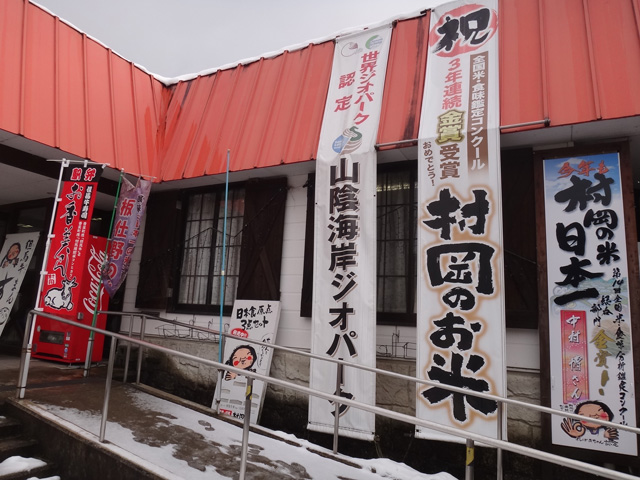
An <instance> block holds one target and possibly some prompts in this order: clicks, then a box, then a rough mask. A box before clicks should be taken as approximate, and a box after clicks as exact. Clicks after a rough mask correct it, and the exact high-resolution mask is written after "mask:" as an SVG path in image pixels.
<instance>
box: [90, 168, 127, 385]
mask: <svg viewBox="0 0 640 480" xmlns="http://www.w3.org/2000/svg"><path fill="white" fill-rule="evenodd" d="M122 177H124V170H120V177H119V178H118V188H117V190H116V199H115V201H114V203H113V210H112V212H111V222H110V223H109V238H107V246H106V249H105V252H104V260H103V262H102V266H101V268H100V272H103V271H104V268H105V266H106V265H107V261H108V259H109V247H110V245H111V234H112V233H113V232H112V230H113V220H114V219H115V217H116V211H117V210H118V197H120V187H121V186H122ZM101 294H102V275H100V280H99V281H98V292H97V293H96V304H95V306H94V307H93V318H92V319H91V326H92V327H94V328H95V326H96V323H97V320H98V309H99V307H100V295H101ZM93 337H94V333H93V330H92V331H91V333H90V334H89V342H88V343H87V358H86V359H85V361H84V372H83V376H84V377H86V376H87V375H88V374H89V368H90V367H91V355H92V353H93ZM111 341H113V339H112V340H111Z"/></svg>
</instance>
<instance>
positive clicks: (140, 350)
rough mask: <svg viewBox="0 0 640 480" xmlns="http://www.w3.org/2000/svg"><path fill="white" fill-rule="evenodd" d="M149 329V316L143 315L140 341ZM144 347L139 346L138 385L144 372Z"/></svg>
mask: <svg viewBox="0 0 640 480" xmlns="http://www.w3.org/2000/svg"><path fill="white" fill-rule="evenodd" d="M146 328H147V316H146V315H144V314H143V315H142V321H141V322H140V340H144V331H145V330H146ZM143 348H144V347H143V346H142V345H140V346H138V367H137V370H136V385H139V384H140V370H142V349H143Z"/></svg>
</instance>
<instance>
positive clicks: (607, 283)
mask: <svg viewBox="0 0 640 480" xmlns="http://www.w3.org/2000/svg"><path fill="white" fill-rule="evenodd" d="M543 170H544V210H545V218H546V246H547V279H548V292H547V295H548V298H549V355H550V358H549V368H550V374H551V377H550V378H551V406H552V407H553V408H555V409H559V410H562V411H565V412H570V413H577V414H580V415H586V416H588V417H593V418H597V419H601V420H609V421H613V422H617V423H621V424H624V425H636V409H635V399H634V395H633V386H634V370H633V350H632V341H631V312H630V301H629V272H628V265H627V250H626V232H625V216H624V208H623V200H622V186H621V174H620V159H619V156H618V154H617V153H607V154H601V155H587V156H582V157H579V158H557V159H551V160H544V162H543ZM551 422H552V423H551V425H552V426H551V437H552V442H553V444H555V445H564V446H570V447H577V448H583V449H588V450H597V451H603V452H608V453H620V454H626V455H633V456H636V455H637V453H638V452H637V442H636V437H635V435H634V434H632V433H629V432H624V431H618V429H616V428H605V427H602V426H600V425H598V424H595V423H589V422H580V421H577V420H572V419H569V418H562V417H560V416H553V417H552V420H551Z"/></svg>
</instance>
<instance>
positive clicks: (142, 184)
mask: <svg viewBox="0 0 640 480" xmlns="http://www.w3.org/2000/svg"><path fill="white" fill-rule="evenodd" d="M150 191H151V182H150V181H148V180H144V179H142V178H140V179H138V183H137V185H136V186H135V187H134V186H133V184H131V182H129V181H128V180H127V179H126V178H124V177H123V178H122V187H121V191H120V198H119V199H118V206H117V211H116V218H115V221H114V223H113V232H112V235H111V237H112V238H111V244H110V247H109V263H108V264H107V268H106V269H105V272H104V275H103V282H104V289H105V290H106V291H107V293H108V294H109V296H110V297H113V295H114V294H115V293H116V292H117V291H118V288H120V285H122V282H124V279H125V278H126V276H127V272H128V271H129V265H130V264H131V257H132V255H133V251H134V249H135V248H136V241H137V240H138V234H139V233H140V223H141V221H142V217H143V216H144V211H145V208H146V205H147V200H148V198H149V192H150Z"/></svg>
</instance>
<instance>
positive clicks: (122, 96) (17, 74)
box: [0, 0, 640, 181]
mask: <svg viewBox="0 0 640 480" xmlns="http://www.w3.org/2000/svg"><path fill="white" fill-rule="evenodd" d="M0 15H1V20H0V21H1V22H2V23H1V25H2V27H1V28H0V105H2V108H0V129H2V130H6V131H8V132H11V133H14V134H17V135H22V136H24V137H26V138H29V139H31V140H34V141H37V142H40V143H43V144H46V145H49V146H52V147H56V148H59V149H61V150H63V151H66V152H69V153H70V154H74V155H77V156H80V157H84V158H89V159H91V160H94V161H97V162H101V163H107V164H109V165H111V166H113V167H114V168H118V169H120V168H122V169H124V170H125V171H127V172H130V173H133V174H138V173H143V174H146V175H153V176H156V177H158V178H157V181H160V180H176V179H181V178H192V177H198V176H201V175H211V174H216V173H221V172H223V171H224V168H225V167H224V166H225V159H226V151H227V149H231V151H232V170H234V171H238V170H248V169H252V168H260V167H267V166H275V165H281V164H293V163H298V162H303V161H307V160H311V159H314V158H315V156H316V152H317V144H318V137H319V134H320V125H321V122H322V112H323V110H324V102H325V98H326V91H327V86H328V82H329V75H330V70H331V62H332V55H333V42H332V41H327V42H324V43H321V44H318V45H309V46H307V47H305V48H302V49H300V50H296V51H293V52H284V53H282V54H280V55H278V56H276V57H273V58H268V59H261V60H259V61H256V62H253V63H249V64H247V65H239V66H237V67H235V68H232V69H228V70H222V71H218V72H216V73H213V74H210V75H202V76H200V77H197V78H196V79H194V80H190V81H185V82H180V83H178V84H176V85H172V86H171V87H166V86H164V85H163V84H162V83H160V82H159V81H158V80H156V79H155V78H154V77H152V76H151V75H149V74H147V73H146V72H144V71H143V70H141V69H140V68H138V67H136V66H135V65H133V64H132V63H130V62H128V61H126V60H124V59H122V58H121V57H119V56H118V55H116V54H114V53H113V52H112V51H111V50H109V49H108V48H107V47H105V46H103V45H101V44H99V43H97V42H96V41H94V40H92V39H91V38H88V37H87V36H86V35H85V34H83V33H81V32H78V31H77V30H75V29H74V28H72V27H71V26H69V25H67V24H65V23H64V22H62V21H60V20H59V19H58V18H57V17H55V16H53V15H51V14H49V13H48V12H46V11H44V10H42V9H41V8H39V7H37V6H35V5H33V4H31V3H29V1H28V0H4V1H3V2H1V3H0ZM500 15H501V22H500V27H501V29H500V57H501V66H500V82H501V84H500V98H501V125H503V126H505V125H514V124H521V123H525V122H532V121H539V120H543V119H545V118H548V119H549V122H550V125H551V126H556V125H567V124H572V123H582V122H590V121H594V120H598V119H611V118H620V117H627V116H634V115H640V89H639V88H638V87H637V86H638V85H640V0H608V1H604V0H563V1H562V2H557V1H554V0H517V1H512V0H500ZM428 30H429V15H428V14H427V15H425V16H421V17H417V18H413V19H409V20H404V21H399V22H397V23H396V24H395V25H394V31H393V37H392V43H391V51H390V60H389V67H388V72H387V79H386V84H385V93H384V101H383V102H384V103H383V109H382V117H381V124H380V128H379V133H378V142H379V143H385V144H386V143H393V142H399V141H402V140H411V139H415V138H416V137H417V133H418V125H419V119H420V106H421V103H422V94H423V88H424V72H425V69H426V61H427V59H428V58H427V48H426V44H427V35H428ZM524 128H540V127H519V129H524ZM390 148H393V147H390Z"/></svg>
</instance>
